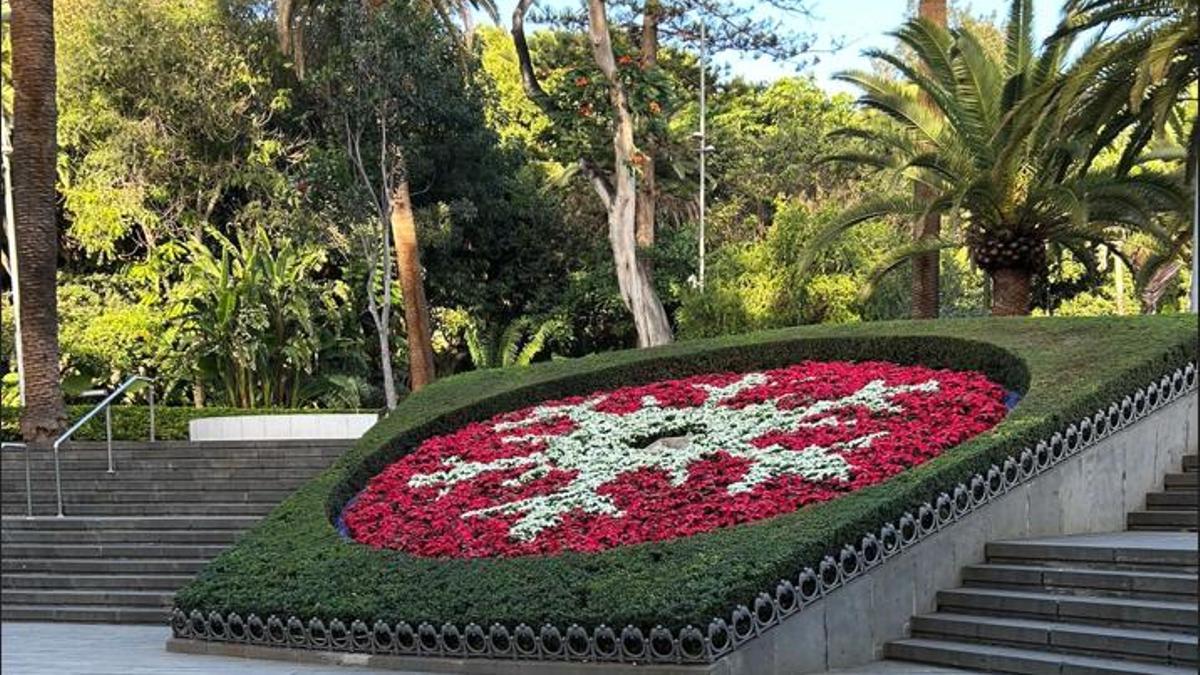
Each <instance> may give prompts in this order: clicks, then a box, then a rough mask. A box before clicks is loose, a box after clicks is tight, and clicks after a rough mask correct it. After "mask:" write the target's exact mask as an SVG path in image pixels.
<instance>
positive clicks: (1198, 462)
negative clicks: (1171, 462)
mask: <svg viewBox="0 0 1200 675" xmlns="http://www.w3.org/2000/svg"><path fill="white" fill-rule="evenodd" d="M1197 470H1200V455H1184V456H1183V471H1184V473H1187V472H1191V471H1197Z"/></svg>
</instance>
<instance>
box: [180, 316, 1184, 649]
mask: <svg viewBox="0 0 1200 675" xmlns="http://www.w3.org/2000/svg"><path fill="white" fill-rule="evenodd" d="M1196 339H1197V321H1196V317H1195V316H1194V315H1184V316H1169V317H1136V318H1087V319H1046V318H1041V319H1032V318H1027V319H963V320H952V321H933V322H887V323H872V324H857V325H852V326H817V327H806V328H797V329H786V330H779V331H770V332H763V333H756V334H750V335H742V336H735V337H727V338H718V339H713V340H703V341H695V342H687V343H680V344H675V345H671V346H668V347H663V348H658V349H648V350H635V351H625V352H614V353H608V354H602V355H595V356H590V357H586V358H582V359H577V360H567V361H555V362H550V363H546V364H538V365H534V366H531V367H527V368H520V369H505V370H487V371H477V372H472V373H467V374H464V375H461V376H457V377H453V378H449V379H447V380H444V381H440V382H437V383H435V384H433V385H431V386H429V387H427V388H426V389H425V390H423V391H422V392H420V393H419V394H416V395H413V396H410V397H409V398H408V399H407V400H405V401H404V402H403V403H402V404H401V405H400V407H398V408H397V409H396V410H395V411H394V412H393V413H392V414H391V415H389V416H388V417H387V418H385V419H384V420H382V421H381V422H380V423H379V424H378V425H376V426H375V427H374V428H373V429H372V430H371V431H369V432H368V433H367V434H366V435H365V436H364V437H363V438H362V439H361V440H360V441H359V442H358V443H357V444H356V445H355V446H354V447H353V448H352V449H351V450H349V451H347V453H346V454H345V455H343V456H342V457H341V458H340V459H339V460H338V461H337V462H336V463H335V465H334V466H333V467H332V468H330V469H329V470H327V471H326V472H324V473H323V474H321V475H320V476H319V477H317V478H316V479H314V480H313V481H311V482H310V483H308V484H307V485H305V486H304V487H303V488H301V489H300V490H299V491H297V492H296V493H295V494H293V495H292V496H291V497H289V498H288V499H287V500H286V501H285V502H284V503H283V504H281V505H280V506H279V507H278V508H277V509H275V510H274V511H273V512H272V513H271V514H270V516H268V517H267V519H266V520H265V521H264V522H262V523H261V524H260V525H258V526H257V527H256V528H254V529H253V530H252V531H251V532H250V533H248V534H247V535H246V536H244V537H243V538H242V539H241V540H240V541H239V542H238V544H237V546H235V547H234V548H233V549H231V550H229V551H227V552H225V553H224V554H222V555H221V556H220V557H218V558H217V559H216V560H215V561H214V562H213V563H212V564H210V565H209V566H208V567H207V568H206V569H205V570H204V571H203V572H202V573H201V574H200V575H199V576H198V578H197V579H196V580H194V581H193V582H192V583H191V584H189V585H188V586H187V587H185V588H184V589H183V590H182V591H180V592H179V594H178V595H177V596H176V604H177V605H178V606H179V607H180V608H182V609H184V610H185V611H188V612H190V611H191V610H193V609H200V610H202V611H203V612H205V613H207V612H209V611H214V610H215V611H218V612H221V613H225V612H231V611H236V612H238V613H240V614H242V615H243V616H246V615H247V614H250V613H256V614H258V615H259V616H264V617H265V616H268V615H270V614H278V615H281V616H283V617H287V616H290V615H296V616H300V617H304V618H308V617H312V616H315V617H320V618H322V619H325V620H326V621H328V620H330V619H333V618H340V619H342V620H344V621H349V620H350V619H363V620H365V621H367V623H368V625H370V624H371V623H372V622H373V621H374V620H375V619H383V620H385V621H390V622H395V621H400V620H404V621H408V622H410V623H412V624H413V625H416V623H417V622H421V621H428V622H430V623H431V624H433V625H435V626H438V625H441V624H442V623H444V622H452V623H457V624H460V625H461V624H463V623H466V622H475V623H478V624H480V625H484V626H487V625H489V624H490V623H492V622H501V623H505V624H508V625H510V626H512V625H515V624H517V623H520V622H524V623H527V624H529V625H531V626H538V625H540V624H541V623H543V622H551V623H555V624H558V625H560V626H564V627H565V626H567V625H569V624H571V623H578V624H580V625H583V626H585V627H594V626H596V625H598V624H601V623H604V624H607V625H610V626H615V627H617V628H618V629H619V628H620V627H623V626H625V625H626V624H634V625H638V626H640V627H642V628H643V630H646V629H649V628H651V627H653V626H654V625H656V624H662V625H664V626H667V627H669V628H672V629H678V628H680V627H682V626H684V625H686V624H693V625H697V626H704V625H707V622H708V620H709V619H710V618H711V617H713V616H723V617H728V615H729V612H730V610H732V609H733V607H735V606H736V605H738V604H749V603H750V601H752V600H753V598H754V596H755V595H756V594H757V593H758V592H760V591H762V590H765V589H768V588H771V587H773V586H774V584H775V582H776V581H777V580H779V579H780V578H784V577H788V576H791V575H794V574H795V573H796V572H797V571H799V570H800V569H801V568H802V567H804V566H806V565H814V566H815V564H816V563H817V562H819V561H820V559H821V558H822V556H824V555H825V554H826V553H829V552H831V551H835V550H837V549H839V548H840V547H841V546H842V545H844V544H846V543H850V542H854V541H857V539H858V538H859V537H860V536H861V535H862V534H863V533H864V532H866V531H875V530H877V528H878V526H879V525H880V524H882V523H883V522H885V521H888V520H895V519H896V518H898V517H899V516H900V515H902V514H903V512H904V511H905V510H907V509H909V508H911V507H912V506H913V505H914V504H916V503H919V502H920V501H923V500H925V499H929V498H931V497H932V496H934V495H936V494H937V493H938V492H940V491H942V490H944V489H947V488H949V487H951V486H953V485H954V484H955V483H957V482H959V481H962V480H964V479H966V478H968V477H969V476H970V475H972V474H973V473H975V472H979V471H982V470H985V469H986V468H987V467H988V466H990V465H991V464H992V463H993V462H997V461H999V460H1002V459H1003V458H1004V457H1006V456H1007V455H1009V454H1013V453H1014V452H1016V451H1019V449H1020V448H1022V447H1024V446H1025V445H1028V444H1030V443H1032V442H1035V441H1036V440H1039V439H1041V438H1043V437H1046V436H1048V435H1050V434H1051V433H1053V432H1055V431H1058V430H1060V429H1062V428H1063V427H1064V426H1065V425H1066V424H1068V423H1069V422H1071V421H1074V420H1076V419H1078V418H1080V417H1082V416H1084V415H1085V414H1091V413H1093V412H1094V411H1095V410H1096V409H1097V408H1099V407H1101V406H1106V405H1107V404H1108V403H1110V402H1112V401H1114V400H1118V399H1119V398H1121V397H1122V396H1124V395H1125V394H1126V393H1128V392H1130V391H1132V390H1133V389H1134V388H1136V387H1138V386H1142V385H1144V384H1147V383H1149V382H1151V381H1152V380H1154V379H1156V378H1157V377H1159V376H1161V375H1162V374H1163V373H1165V372H1168V371H1171V370H1173V369H1175V368H1177V367H1180V366H1182V365H1183V364H1185V363H1186V362H1188V361H1189V360H1194V359H1196ZM803 359H815V360H831V359H846V360H866V359H883V360H890V361H894V362H898V363H905V364H911V363H922V364H925V365H929V366H933V367H951V368H956V369H973V370H979V371H982V372H984V373H986V374H988V375H989V376H990V377H992V378H993V379H994V380H996V381H998V382H1000V383H1002V384H1004V385H1005V386H1006V387H1008V388H1011V389H1015V390H1018V391H1021V392H1023V393H1024V394H1025V396H1024V399H1023V400H1022V402H1021V403H1020V404H1019V405H1018V406H1017V407H1016V408H1015V409H1014V410H1013V411H1012V412H1011V413H1010V414H1009V416H1008V417H1007V418H1006V419H1005V421H1004V422H1002V423H1001V424H1000V425H998V426H997V427H996V428H994V429H993V430H991V431H989V432H986V433H984V434H981V435H979V436H977V437H975V438H973V439H971V440H970V441H968V442H967V443H964V444H963V445H961V446H959V447H957V448H955V449H953V450H951V451H949V452H947V453H945V454H944V455H942V456H940V457H938V458H936V459H934V460H932V461H930V462H928V463H926V464H924V465H922V466H920V467H916V468H914V469H912V470H910V471H908V472H905V473H903V474H901V475H899V476H897V477H895V478H893V479H891V480H889V481H887V482H885V483H882V484H879V485H876V486H873V487H870V488H866V489H863V490H860V491H858V492H854V493H851V494H849V495H846V496H843V497H840V498H838V499H835V500H832V501H829V502H824V503H820V504H815V505H812V506H809V507H805V508H803V509H801V510H799V511H796V512H794V513H790V514H785V515H781V516H777V517H775V518H771V519H767V520H762V521H757V522H754V523H750V524H746V525H742V526H739V527H733V528H726V529H721V530H715V531H712V532H707V533H704V534H700V535H696V536H693V537H690V538H686V539H677V540H673V541H665V542H653V543H645V544H638V545H633V546H627V547H621V548H616V549H610V550H607V551H603V552H600V553H594V554H580V553H562V554H558V555H553V556H529V557H519V558H507V559H502V558H497V559H473V560H460V559H454V560H442V559H426V558H417V557H414V556H411V555H407V554H404V553H400V552H396V551H381V550H374V549H371V548H369V547H366V546H362V545H359V544H355V543H352V542H348V541H345V540H343V539H342V538H340V537H339V535H338V534H337V532H336V531H335V530H334V527H333V525H332V520H333V518H334V515H335V514H336V513H337V512H338V511H339V510H340V508H341V506H342V505H343V504H344V503H345V501H346V500H347V499H348V498H349V497H350V496H351V495H353V494H354V493H355V492H357V491H358V490H359V489H360V488H361V487H362V486H363V484H364V483H365V481H366V480H367V479H368V478H369V477H370V476H372V475H374V474H375V473H376V472H378V471H379V470H380V469H381V468H383V467H384V466H386V465H387V464H388V463H390V462H392V461H394V460H395V459H396V458H398V457H400V456H402V455H403V454H405V453H406V452H408V451H410V450H411V449H412V448H414V447H415V446H416V445H417V444H418V443H419V442H420V441H421V440H423V439H425V438H427V437H429V436H431V435H434V434H439V433H444V432H447V431H450V430H453V429H455V428H457V427H458V426H460V425H462V424H463V423H466V422H468V421H473V420H481V419H485V418H487V417H489V416H491V415H493V414H496V413H498V412H503V411H506V410H511V409H515V408H519V407H522V406H525V405H530V404H533V403H536V402H538V401H540V400H544V399H546V398H558V397H563V396H568V395H572V394H582V393H587V392H590V391H592V390H595V389H604V388H609V387H615V386H620V385H628V384H639V383H645V382H650V381H655V380H660V379H665V378H673V377H681V376H686V375H692V374H697V373H703V372H711V371H719V370H734V371H740V370H751V369H758V368H770V367H777V366H782V365H786V364H789V363H794V362H797V361H800V360H803Z"/></svg>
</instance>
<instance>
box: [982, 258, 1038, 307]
mask: <svg viewBox="0 0 1200 675" xmlns="http://www.w3.org/2000/svg"><path fill="white" fill-rule="evenodd" d="M1032 296H1033V273H1032V272H1030V271H1029V270H1025V269H1013V268H1004V269H998V270H993V271H992V316H1025V315H1026V314H1029V305H1030V300H1031V299H1032Z"/></svg>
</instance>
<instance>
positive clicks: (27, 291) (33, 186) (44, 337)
mask: <svg viewBox="0 0 1200 675" xmlns="http://www.w3.org/2000/svg"><path fill="white" fill-rule="evenodd" d="M10 26H11V30H12V34H11V37H12V54H13V70H12V72H13V89H14V91H15V95H14V99H13V132H12V144H13V160H14V161H13V172H12V183H13V210H14V215H15V216H16V235H17V237H16V238H17V271H18V277H19V279H20V283H21V354H22V357H23V358H24V360H25V408H24V410H23V412H22V413H21V434H22V435H23V436H24V437H25V440H27V441H30V442H34V443H40V442H45V441H49V440H51V439H53V438H54V437H55V436H57V435H58V434H59V433H60V432H61V431H62V429H63V426H64V425H65V423H66V420H67V414H66V409H65V406H64V405H63V397H62V389H61V387H60V386H59V364H58V300H57V296H56V288H57V279H56V274H57V266H58V224H57V222H56V213H55V191H54V183H55V156H56V154H57V139H56V133H57V122H58V120H57V118H58V110H57V107H56V103H55V98H54V96H55V87H56V79H55V70H54V2H53V0H21V1H20V2H14V3H13V4H12V18H11V23H10Z"/></svg>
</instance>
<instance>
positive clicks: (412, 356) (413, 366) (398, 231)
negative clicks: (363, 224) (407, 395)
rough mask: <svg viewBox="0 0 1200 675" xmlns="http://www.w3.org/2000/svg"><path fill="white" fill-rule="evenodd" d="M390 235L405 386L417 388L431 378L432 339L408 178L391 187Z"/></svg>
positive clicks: (432, 372) (421, 386)
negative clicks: (404, 340) (403, 337)
mask: <svg viewBox="0 0 1200 675" xmlns="http://www.w3.org/2000/svg"><path fill="white" fill-rule="evenodd" d="M391 219H392V239H394V240H395V242H396V265H397V267H398V269H399V270H400V289H401V292H402V293H403V294H404V323H405V328H406V331H405V332H406V333H407V334H408V369H409V375H410V377H409V379H410V382H409V386H410V387H411V389H412V390H413V391H419V390H420V389H421V388H423V387H424V386H425V385H427V384H429V383H430V382H432V381H433V378H434V369H433V343H432V338H431V335H430V328H429V305H428V303H426V301H425V284H424V282H423V281H422V280H421V253H420V250H419V249H418V247H417V226H416V221H415V220H414V219H413V211H412V198H411V196H410V194H409V189H408V179H407V178H405V179H403V180H401V181H400V182H399V183H398V184H397V185H396V187H395V189H394V190H393V191H392V202H391Z"/></svg>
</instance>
